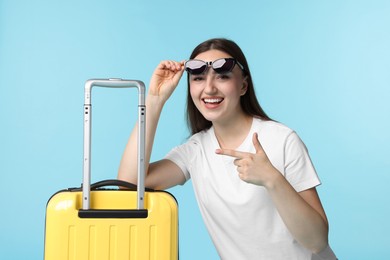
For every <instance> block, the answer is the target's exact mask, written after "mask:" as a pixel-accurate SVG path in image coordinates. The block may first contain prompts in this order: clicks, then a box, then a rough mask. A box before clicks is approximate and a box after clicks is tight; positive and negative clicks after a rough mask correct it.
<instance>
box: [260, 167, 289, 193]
mask: <svg viewBox="0 0 390 260" xmlns="http://www.w3.org/2000/svg"><path fill="white" fill-rule="evenodd" d="M269 173H270V174H269V178H268V181H267V182H266V183H264V187H265V188H266V189H267V190H275V188H276V187H278V186H279V183H280V182H281V181H284V180H285V179H284V177H283V175H282V174H281V173H280V172H279V171H278V170H277V169H276V168H275V167H273V166H272V169H270V171H269Z"/></svg>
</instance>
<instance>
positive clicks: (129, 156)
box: [118, 61, 185, 189]
mask: <svg viewBox="0 0 390 260" xmlns="http://www.w3.org/2000/svg"><path fill="white" fill-rule="evenodd" d="M183 72H184V63H183V62H175V61H162V62H161V63H160V64H159V65H158V66H157V68H156V69H155V71H154V73H153V75H152V78H151V81H150V86H149V92H148V95H147V97H146V124H145V127H146V136H145V142H146V144H145V162H146V166H145V171H146V176H145V186H146V187H149V188H158V189H166V188H169V187H172V186H175V185H177V184H180V183H183V182H184V181H185V178H184V175H183V174H182V173H181V170H180V168H179V167H177V166H176V165H175V164H174V163H172V162H170V161H168V160H161V161H158V162H156V163H152V164H150V165H149V161H150V156H151V153H152V147H153V142H154V137H155V134H156V129H157V124H158V121H159V118H160V115H161V111H162V109H163V107H164V104H165V102H166V101H167V100H168V98H169V97H170V96H171V94H172V93H173V91H174V90H175V88H176V87H177V85H178V83H179V80H180V78H181V76H182V75H183ZM137 132H138V126H137V125H136V126H135V127H134V129H133V131H132V132H131V134H130V137H129V140H128V142H127V145H126V147H125V150H124V153H123V155H122V159H121V162H120V165H119V169H118V179H120V180H124V181H128V182H132V183H137V134H138V133H137Z"/></svg>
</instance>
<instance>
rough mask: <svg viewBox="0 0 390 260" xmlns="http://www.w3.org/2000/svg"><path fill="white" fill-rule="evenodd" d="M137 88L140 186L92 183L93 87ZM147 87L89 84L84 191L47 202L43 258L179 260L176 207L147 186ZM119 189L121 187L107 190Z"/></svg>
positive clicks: (112, 82) (106, 82)
mask: <svg viewBox="0 0 390 260" xmlns="http://www.w3.org/2000/svg"><path fill="white" fill-rule="evenodd" d="M93 86H103V87H115V88H116V87H120V88H122V87H136V88H138V92H139V118H138V127H139V128H138V133H140V134H139V145H138V155H139V156H138V183H137V185H133V184H131V183H127V182H123V181H119V180H106V181H101V182H98V183H95V184H92V185H91V184H90V164H91V160H90V148H91V144H90V142H91V138H90V137H91V123H90V122H91V112H92V111H91V102H90V101H91V99H90V96H91V89H92V87H93ZM144 93H145V87H144V85H143V83H142V82H141V81H134V80H121V79H92V80H88V81H87V82H86V84H85V106H84V171H83V184H82V187H80V188H69V189H67V190H63V191H59V192H57V193H56V194H54V195H53V196H52V197H51V198H50V199H49V202H48V204H47V209H46V224H45V252H44V259H45V260H62V259H64V260H65V259H67V260H69V259H72V260H73V259H74V260H90V259H91V260H92V259H96V260H100V259H101V260H103V259H110V260H114V259H118V260H122V259H132V260H148V259H156V260H165V259H166V260H175V259H178V251H179V250H178V206H177V202H176V199H175V198H174V197H173V196H172V195H171V194H170V193H168V192H165V191H153V190H148V189H147V190H146V191H145V188H144V176H145V175H144V174H145V173H144V171H145V168H144V153H145V152H144V144H145V128H144V127H145V126H144V124H145V114H146V108H145V105H144V104H145V96H144ZM108 186H119V187H121V189H107V188H106V187H108Z"/></svg>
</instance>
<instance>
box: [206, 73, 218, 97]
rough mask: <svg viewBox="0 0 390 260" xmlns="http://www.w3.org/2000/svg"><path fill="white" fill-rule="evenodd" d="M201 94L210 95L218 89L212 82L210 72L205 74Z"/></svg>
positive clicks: (212, 77)
mask: <svg viewBox="0 0 390 260" xmlns="http://www.w3.org/2000/svg"><path fill="white" fill-rule="evenodd" d="M203 92H204V93H205V94H207V95H212V94H215V93H216V92H218V89H217V88H216V86H215V81H214V75H213V72H212V71H210V70H209V71H208V72H207V76H206V80H205V87H204V90H203Z"/></svg>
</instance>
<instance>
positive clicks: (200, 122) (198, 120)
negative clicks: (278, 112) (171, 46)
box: [187, 38, 271, 134]
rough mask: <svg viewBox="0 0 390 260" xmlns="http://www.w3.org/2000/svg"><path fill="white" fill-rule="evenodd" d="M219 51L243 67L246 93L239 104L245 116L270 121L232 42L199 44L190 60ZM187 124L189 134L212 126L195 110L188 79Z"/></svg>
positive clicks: (245, 63) (245, 65)
mask: <svg viewBox="0 0 390 260" xmlns="http://www.w3.org/2000/svg"><path fill="white" fill-rule="evenodd" d="M209 50H219V51H223V52H226V53H227V54H229V55H230V56H232V57H233V58H235V59H236V60H237V61H238V62H239V63H241V64H242V65H243V66H244V73H245V76H246V77H247V83H248V88H247V91H246V93H245V94H244V95H243V96H241V99H240V104H241V107H242V110H243V111H244V113H245V114H247V115H250V116H254V117H259V118H261V119H263V120H271V119H270V118H269V117H268V116H267V114H266V113H265V112H264V110H263V109H262V108H261V106H260V104H259V102H258V101H257V98H256V94H255V89H254V87H253V82H252V77H251V73H250V70H249V66H248V62H247V61H246V58H245V55H244V53H243V52H242V50H241V48H240V47H239V46H238V45H237V44H236V43H235V42H233V41H231V40H228V39H224V38H214V39H210V40H207V41H205V42H203V43H201V44H199V45H198V46H197V47H196V48H195V49H194V50H193V51H192V53H191V56H190V59H193V58H195V57H196V56H197V55H198V54H200V53H203V52H206V51H209ZM187 85H188V88H187V91H188V93H187V124H188V127H189V128H190V130H191V134H196V133H198V132H200V131H203V130H207V129H209V128H210V127H211V126H212V123H211V122H210V121H208V120H207V119H206V118H204V117H203V115H202V114H201V113H200V112H199V110H198V109H197V108H196V106H195V104H194V101H193V100H192V98H191V94H190V77H189V75H188V77H187Z"/></svg>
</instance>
